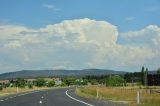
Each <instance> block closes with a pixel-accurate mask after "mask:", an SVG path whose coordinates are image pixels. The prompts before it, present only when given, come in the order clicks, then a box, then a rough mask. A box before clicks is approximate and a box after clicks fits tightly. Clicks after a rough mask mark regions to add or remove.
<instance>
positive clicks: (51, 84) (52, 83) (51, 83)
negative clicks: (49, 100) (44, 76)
mask: <svg viewBox="0 0 160 106" xmlns="http://www.w3.org/2000/svg"><path fill="white" fill-rule="evenodd" d="M54 85H55V81H54V80H51V81H48V83H47V87H53V86H54Z"/></svg>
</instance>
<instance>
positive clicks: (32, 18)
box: [0, 0, 160, 31]
mask: <svg viewBox="0 0 160 106" xmlns="http://www.w3.org/2000/svg"><path fill="white" fill-rule="evenodd" d="M44 5H53V6H54V8H47V7H46V8H45V6H44ZM56 9H57V10H56ZM159 11H160V1H159V0H147V1H146V0H140V1H137V0H118V1H117V0H67V1H65V0H14V1H10V0H2V1H1V3H0V21H1V22H5V23H16V24H23V25H26V26H29V27H34V28H39V27H42V26H45V25H48V24H54V23H59V22H61V21H62V20H67V19H80V18H91V19H96V20H106V21H108V22H110V23H112V24H114V25H116V26H118V28H119V30H120V31H128V30H136V29H140V28H143V27H145V26H147V25H150V24H156V25H157V24H158V25H159V24H160V21H159V18H160V12H159Z"/></svg>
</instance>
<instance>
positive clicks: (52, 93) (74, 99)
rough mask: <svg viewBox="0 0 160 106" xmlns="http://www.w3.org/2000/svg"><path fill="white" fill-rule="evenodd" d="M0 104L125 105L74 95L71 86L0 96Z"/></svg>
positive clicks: (27, 105) (47, 105)
mask: <svg viewBox="0 0 160 106" xmlns="http://www.w3.org/2000/svg"><path fill="white" fill-rule="evenodd" d="M0 106H125V105H124V104H117V103H113V102H107V101H101V100H93V99H86V98H82V97H79V96H77V95H75V93H74V89H73V88H60V89H52V90H46V91H38V92H30V93H24V94H18V95H12V96H7V97H3V98H0Z"/></svg>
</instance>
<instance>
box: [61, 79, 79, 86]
mask: <svg viewBox="0 0 160 106" xmlns="http://www.w3.org/2000/svg"><path fill="white" fill-rule="evenodd" d="M75 81H76V79H75V78H73V77H66V78H64V79H63V82H64V83H65V85H67V86H69V85H74V84H75Z"/></svg>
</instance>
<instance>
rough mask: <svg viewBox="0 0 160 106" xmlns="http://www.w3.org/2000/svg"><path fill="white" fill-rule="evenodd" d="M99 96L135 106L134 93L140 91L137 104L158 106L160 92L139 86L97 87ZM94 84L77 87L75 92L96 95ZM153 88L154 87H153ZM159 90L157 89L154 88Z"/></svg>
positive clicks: (86, 95)
mask: <svg viewBox="0 0 160 106" xmlns="http://www.w3.org/2000/svg"><path fill="white" fill-rule="evenodd" d="M98 89H99V98H103V99H107V100H113V101H126V102H128V103H129V106H137V104H136V93H137V90H139V91H140V105H139V106H160V93H155V92H153V93H151V94H150V93H148V92H147V89H144V88H141V89H139V87H104V86H101V87H98ZM96 90H97V87H96V86H89V87H83V88H79V89H78V90H77V94H79V95H81V96H85V97H96ZM154 90H155V89H154ZM156 90H159V89H156Z"/></svg>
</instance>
